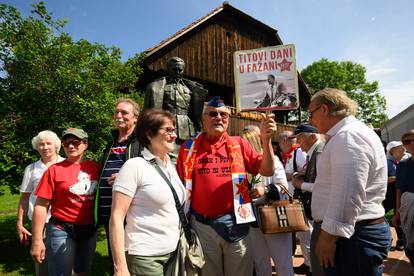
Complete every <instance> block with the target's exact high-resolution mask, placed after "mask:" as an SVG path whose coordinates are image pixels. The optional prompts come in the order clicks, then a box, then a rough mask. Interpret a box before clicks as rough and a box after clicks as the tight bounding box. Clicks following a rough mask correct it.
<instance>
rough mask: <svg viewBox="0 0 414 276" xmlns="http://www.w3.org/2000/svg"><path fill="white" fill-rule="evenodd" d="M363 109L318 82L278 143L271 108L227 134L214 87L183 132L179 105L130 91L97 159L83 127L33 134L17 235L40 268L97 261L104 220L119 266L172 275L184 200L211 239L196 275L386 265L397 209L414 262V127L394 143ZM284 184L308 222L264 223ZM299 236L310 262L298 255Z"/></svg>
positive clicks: (401, 242) (326, 271) (78, 268)
mask: <svg viewBox="0 0 414 276" xmlns="http://www.w3.org/2000/svg"><path fill="white" fill-rule="evenodd" d="M356 111H357V105H356V103H355V102H354V101H352V100H351V99H350V98H348V97H347V96H346V93H345V92H343V91H340V90H337V89H324V90H321V91H319V92H317V93H316V94H315V95H314V96H313V97H312V99H311V102H310V105H309V123H306V124H302V125H299V126H297V127H296V128H295V129H294V130H293V131H284V132H281V133H279V136H278V142H279V149H280V154H279V156H278V155H277V154H275V153H274V150H273V147H272V138H274V136H275V134H276V131H277V129H276V123H275V120H274V114H262V121H261V123H260V125H259V126H255V125H249V126H246V127H245V128H244V130H243V132H242V133H240V136H230V135H229V134H228V132H227V130H228V127H229V121H230V120H229V117H230V110H229V109H228V107H227V106H226V105H225V104H224V102H223V101H222V100H221V99H220V98H219V97H213V98H212V99H211V100H210V101H209V102H206V103H205V104H204V108H203V110H202V113H201V122H202V126H203V131H202V132H199V133H196V134H195V135H194V136H193V137H191V138H189V139H187V140H186V141H182V140H181V139H177V138H179V137H178V136H177V130H176V124H177V121H176V116H175V115H174V114H172V113H170V112H169V111H166V110H162V109H155V108H148V109H145V110H144V112H141V114H140V110H139V106H138V104H137V103H135V102H134V101H133V100H131V99H125V98H121V99H119V100H118V102H117V103H116V106H115V111H114V116H113V119H114V126H115V130H114V131H113V132H112V139H111V141H109V142H108V145H107V147H106V149H105V151H104V153H103V154H102V160H101V162H99V163H98V162H95V161H89V160H86V159H85V158H84V153H85V151H86V150H87V148H88V138H89V136H88V134H87V133H86V132H85V131H84V130H82V129H78V128H69V129H66V130H65V131H63V133H62V136H61V139H59V138H58V136H57V135H56V134H55V133H53V132H52V131H48V130H47V131H41V132H40V133H39V134H38V135H36V136H35V137H34V138H33V140H32V145H33V148H34V149H35V150H37V151H38V152H39V154H40V159H39V160H38V161H37V162H35V163H33V164H30V165H28V166H27V167H26V170H25V172H24V177H23V181H22V185H21V188H20V191H21V198H20V201H19V207H18V219H17V234H18V237H19V239H20V241H21V242H22V243H23V244H26V245H28V244H29V240H30V239H32V241H31V243H30V244H31V249H30V253H31V255H32V257H33V260H34V262H35V267H36V275H72V274H74V275H88V274H91V268H92V263H93V256H94V253H95V246H96V236H97V233H96V230H97V227H98V226H101V225H103V226H104V228H105V232H106V237H107V241H108V252H109V256H110V258H111V260H112V261H111V264H110V265H111V268H110V271H108V272H109V273H110V275H118V276H121V275H160V276H161V275H170V274H169V271H170V270H169V266H170V265H171V263H172V262H173V260H174V259H175V258H174V256H175V255H176V254H177V244H178V243H179V240H180V236H181V233H182V231H183V230H182V223H181V221H182V220H181V219H182V218H181V217H180V214H179V212H180V208H182V209H183V210H184V211H185V213H186V218H187V219H188V221H189V224H190V225H191V228H192V229H193V230H194V231H195V233H196V234H197V237H198V239H199V241H200V243H201V246H202V251H203V256H204V261H205V262H203V263H204V265H203V267H202V269H201V271H199V274H200V275H207V276H209V275H246V276H247V275H248V276H251V275H253V274H254V273H255V275H258V276H259V275H263V276H268V275H271V274H272V263H271V260H272V261H273V263H274V264H275V269H276V272H277V275H281V276H293V275H294V274H295V273H296V274H303V275H322V276H324V275H327V276H329V275H363V276H365V275H381V274H382V271H383V261H384V260H385V259H386V257H387V253H388V250H389V249H390V247H391V234H390V228H389V224H388V222H387V221H386V219H385V217H384V216H385V213H386V212H388V211H390V210H394V217H393V219H392V224H393V226H394V227H395V228H396V230H397V234H398V240H397V241H396V246H395V248H396V249H397V250H405V252H406V255H407V256H408V258H409V259H410V261H411V263H412V264H414V239H413V238H412V237H414V235H411V234H413V233H414V228H413V227H412V225H414V223H413V217H414V216H413V212H414V211H412V210H414V208H411V207H413V205H414V199H413V193H414V185H412V179H414V130H410V131H408V132H407V133H405V134H404V135H403V136H402V138H401V141H392V142H390V143H389V144H388V145H387V147H386V152H385V151H384V148H383V146H382V143H381V140H380V138H379V137H378V136H377V135H376V133H375V132H374V131H373V130H372V129H371V128H369V127H367V126H366V125H365V124H363V123H362V122H361V121H359V120H358V119H356V118H355V114H356ZM177 144H181V146H180V147H179V149H178V150H177V149H176V147H177ZM61 145H63V148H64V152H65V155H66V158H65V159H64V158H62V157H60V156H59V150H60V147H61ZM177 152H178V156H177ZM171 156H173V158H172V157H171ZM283 187H285V188H286V189H283ZM285 190H286V191H289V192H290V193H291V194H293V195H294V197H295V198H296V199H298V200H300V201H301V202H302V204H303V207H304V215H305V223H306V225H307V226H308V227H307V228H308V230H307V231H303V232H297V233H296V234H295V233H279V234H264V233H263V232H262V231H261V229H260V228H259V227H258V224H257V223H256V219H255V215H257V214H255V206H258V205H259V204H264V203H266V202H268V201H269V200H271V201H277V200H283V199H286V198H287V195H286V192H285ZM26 217H28V218H29V220H31V230H30V229H28V228H26V227H25V223H24V221H25V218H26ZM296 237H297V239H296ZM297 240H298V241H299V242H300V247H301V251H302V254H303V257H304V263H303V264H302V265H300V266H298V267H293V261H292V256H293V254H294V251H295V249H296V241H297Z"/></svg>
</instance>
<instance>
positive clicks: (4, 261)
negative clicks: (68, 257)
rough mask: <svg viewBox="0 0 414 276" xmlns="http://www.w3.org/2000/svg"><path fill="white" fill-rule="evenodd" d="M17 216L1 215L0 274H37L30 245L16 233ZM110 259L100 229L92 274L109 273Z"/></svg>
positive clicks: (103, 234)
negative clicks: (20, 239) (22, 240)
mask: <svg viewBox="0 0 414 276" xmlns="http://www.w3.org/2000/svg"><path fill="white" fill-rule="evenodd" d="M15 229H16V216H15V215H10V216H5V215H3V216H0V248H1V250H0V275H4V274H8V275H9V274H10V275H35V269H34V263H33V260H32V257H31V256H30V247H25V246H23V245H22V244H21V243H20V242H19V240H18V238H17V235H16V230H15ZM110 261H112V260H109V257H108V253H107V248H106V237H105V233H104V231H103V229H102V228H99V229H98V238H97V248H96V252H95V257H94V262H93V266H92V273H91V274H92V275H109V273H108V271H109V269H110Z"/></svg>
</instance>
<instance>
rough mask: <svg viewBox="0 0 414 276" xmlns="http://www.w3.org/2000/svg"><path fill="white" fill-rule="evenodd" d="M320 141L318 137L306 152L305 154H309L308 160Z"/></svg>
mask: <svg viewBox="0 0 414 276" xmlns="http://www.w3.org/2000/svg"><path fill="white" fill-rule="evenodd" d="M320 143H321V141H320V140H319V139H318V140H316V142H315V143H313V145H312V147H310V149H309V150H308V151H307V152H306V154H307V155H308V156H309V160H310V159H311V158H312V155H313V152H314V151H315V148H316V147H317V146H318V145H319V144H320Z"/></svg>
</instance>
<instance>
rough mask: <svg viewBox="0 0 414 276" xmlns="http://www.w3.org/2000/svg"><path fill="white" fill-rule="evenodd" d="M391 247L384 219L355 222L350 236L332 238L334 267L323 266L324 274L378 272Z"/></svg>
mask: <svg viewBox="0 0 414 276" xmlns="http://www.w3.org/2000/svg"><path fill="white" fill-rule="evenodd" d="M390 247H391V232H390V227H389V225H388V223H387V222H384V223H380V224H371V225H363V226H359V225H356V226H355V232H354V234H353V235H352V236H351V238H349V239H347V238H339V239H338V241H337V242H336V252H335V267H329V268H325V269H324V270H325V275H326V276H341V275H344V276H349V275H352V276H380V275H382V272H383V270H384V266H383V261H384V259H385V258H386V257H387V254H388V250H389V249H390Z"/></svg>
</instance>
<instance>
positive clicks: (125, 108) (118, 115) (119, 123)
mask: <svg viewBox="0 0 414 276" xmlns="http://www.w3.org/2000/svg"><path fill="white" fill-rule="evenodd" d="M136 123H137V116H136V115H135V113H134V107H133V106H132V104H130V103H127V102H120V103H119V104H118V105H117V106H116V108H115V112H114V125H115V127H116V128H117V129H119V130H125V131H128V130H131V129H134V128H135V124H136Z"/></svg>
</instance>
